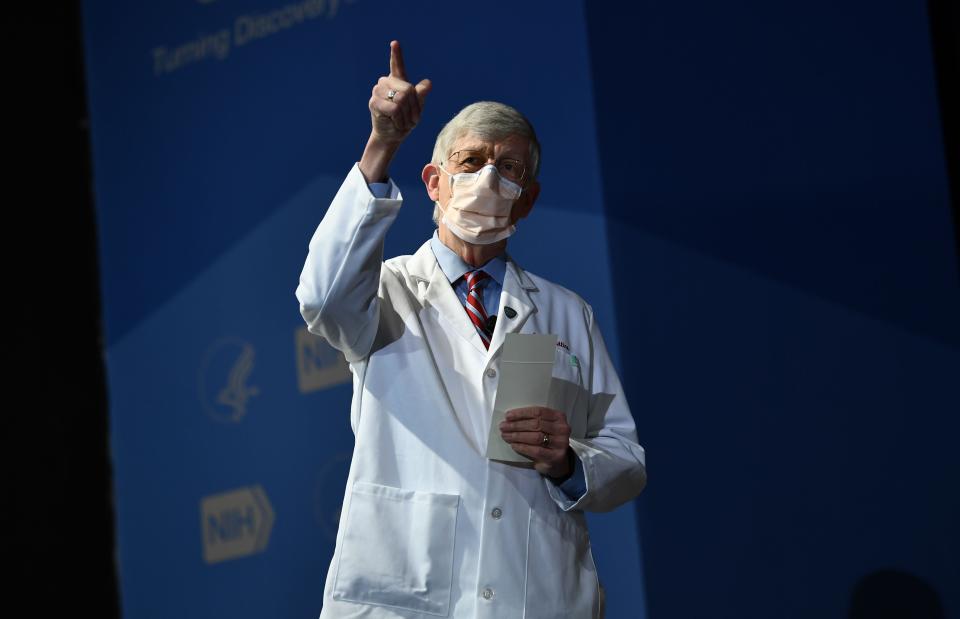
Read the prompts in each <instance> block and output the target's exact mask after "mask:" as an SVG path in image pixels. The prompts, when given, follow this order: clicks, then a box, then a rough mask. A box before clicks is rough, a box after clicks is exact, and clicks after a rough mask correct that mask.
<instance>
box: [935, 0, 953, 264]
mask: <svg viewBox="0 0 960 619" xmlns="http://www.w3.org/2000/svg"><path fill="white" fill-rule="evenodd" d="M927 12H928V13H929V15H930V38H931V40H932V43H933V64H934V67H935V68H936V71H937V94H938V95H939V98H940V122H941V123H942V124H943V148H944V154H945V156H946V161H947V174H948V176H949V177H950V195H951V204H952V205H953V230H954V234H955V236H956V239H957V247H960V197H958V194H960V9H958V8H957V3H956V2H955V1H954V0H927ZM957 263H958V267H960V252H958V253H957Z"/></svg>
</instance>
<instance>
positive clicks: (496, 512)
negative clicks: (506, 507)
mask: <svg viewBox="0 0 960 619" xmlns="http://www.w3.org/2000/svg"><path fill="white" fill-rule="evenodd" d="M490 515H491V516H493V519H494V520H500V518H501V517H502V516H503V510H502V509H500V508H499V507H494V508H493V511H491V512H490Z"/></svg>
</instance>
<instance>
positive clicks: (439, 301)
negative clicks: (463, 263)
mask: <svg viewBox="0 0 960 619" xmlns="http://www.w3.org/2000/svg"><path fill="white" fill-rule="evenodd" d="M407 269H408V271H409V272H410V275H411V276H413V277H414V278H415V279H416V280H417V281H418V282H419V283H418V288H417V296H418V297H419V299H420V301H421V303H423V304H425V305H426V304H429V305H431V306H432V307H435V308H436V309H437V313H439V314H440V319H441V321H442V322H443V326H444V330H446V331H448V332H450V333H453V334H455V335H456V336H458V337H461V338H463V339H464V340H466V341H467V342H469V343H470V344H471V345H472V346H473V347H474V348H476V349H477V350H478V351H480V352H481V353H483V354H486V352H487V350H486V349H485V348H484V347H483V341H482V340H481V339H480V336H479V335H478V334H477V329H476V328H475V327H474V326H473V323H472V322H470V318H468V317H467V312H466V310H464V309H463V305H462V304H461V303H460V299H459V298H457V293H456V292H454V291H453V286H451V285H450V282H449V281H448V280H447V276H446V275H444V274H443V269H441V268H440V265H439V264H437V258H436V256H434V255H433V250H432V249H430V242H429V241H427V242H426V243H424V244H423V245H421V246H420V249H418V250H417V253H416V254H414V255H413V257H412V258H411V259H410V261H409V262H408V263H407Z"/></svg>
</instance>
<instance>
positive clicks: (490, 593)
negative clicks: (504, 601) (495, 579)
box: [480, 587, 493, 600]
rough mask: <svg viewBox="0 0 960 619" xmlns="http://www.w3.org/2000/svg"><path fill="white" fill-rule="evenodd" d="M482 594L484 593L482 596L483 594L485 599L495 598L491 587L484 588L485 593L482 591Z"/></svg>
mask: <svg viewBox="0 0 960 619" xmlns="http://www.w3.org/2000/svg"><path fill="white" fill-rule="evenodd" d="M480 595H482V596H483V599H485V600H492V599H493V589H491V588H490V587H487V588H486V589H484V590H483V593H481V594H480Z"/></svg>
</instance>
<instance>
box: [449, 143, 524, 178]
mask: <svg viewBox="0 0 960 619" xmlns="http://www.w3.org/2000/svg"><path fill="white" fill-rule="evenodd" d="M488 161H489V158H488V157H487V154H486V153H485V152H483V151H479V150H458V151H457V152H455V153H453V154H452V155H450V156H449V157H447V165H448V166H449V167H450V171H451V172H452V173H454V174H459V173H461V172H470V173H472V172H479V171H480V169H481V168H483V166H485V165H487V162H488ZM495 165H496V166H497V172H499V173H500V176H502V177H504V178H505V179H507V180H510V181H513V182H514V183H520V182H522V181H523V179H524V177H525V176H526V173H527V166H525V165H524V164H523V162H522V161H520V160H519V159H509V158H506V157H504V158H502V159H498V160H497V161H496V163H495Z"/></svg>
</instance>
